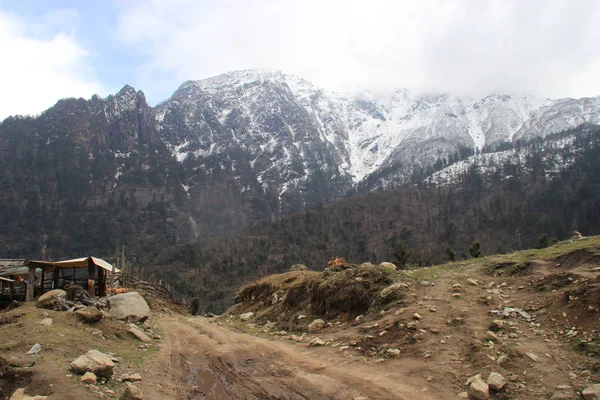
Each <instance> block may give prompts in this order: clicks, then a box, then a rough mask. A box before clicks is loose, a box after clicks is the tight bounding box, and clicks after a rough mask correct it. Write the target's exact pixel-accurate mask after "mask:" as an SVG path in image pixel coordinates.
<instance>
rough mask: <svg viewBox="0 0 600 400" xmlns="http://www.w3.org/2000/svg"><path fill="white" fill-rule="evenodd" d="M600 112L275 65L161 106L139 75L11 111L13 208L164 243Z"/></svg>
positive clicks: (1, 130) (34, 218)
mask: <svg viewBox="0 0 600 400" xmlns="http://www.w3.org/2000/svg"><path fill="white" fill-rule="evenodd" d="M599 113H600V98H598V97H596V98H586V99H561V100H548V99H546V100H543V99H537V98H535V97H533V96H509V95H490V96H487V97H484V98H482V99H465V98H459V97H455V96H452V95H449V94H429V95H415V94H411V93H409V92H408V91H407V90H403V89H395V90H390V91H389V92H387V93H382V92H374V91H363V92H360V93H355V94H340V93H332V92H328V91H326V90H324V89H322V88H319V87H316V86H315V85H313V84H312V83H310V82H308V81H307V80H305V79H302V78H300V77H296V76H292V75H287V74H284V73H281V72H276V71H264V70H251V71H237V72H231V73H227V74H223V75H220V76H217V77H213V78H209V79H205V80H200V81H188V82H185V83H183V84H182V85H181V86H180V87H179V88H178V89H177V90H176V91H175V93H174V94H173V95H172V96H171V97H170V98H169V99H167V100H166V101H164V102H163V103H161V104H159V105H157V106H156V107H150V106H149V105H148V104H147V103H146V100H145V96H144V94H143V93H142V92H141V91H136V90H135V89H133V88H132V87H130V86H125V87H124V88H123V89H122V90H121V91H119V92H118V93H117V94H115V95H111V96H108V97H107V98H104V99H103V98H100V97H99V96H94V97H93V98H92V99H90V100H87V101H86V100H83V99H65V100H61V101H59V102H58V103H57V104H56V105H55V106H54V107H52V108H50V109H49V110H47V111H45V112H44V113H42V114H41V115H40V116H39V117H37V118H22V117H16V118H10V117H9V118H7V119H6V120H5V121H3V122H2V123H0V183H3V185H4V186H3V187H5V188H11V189H10V190H5V191H0V209H7V210H8V209H11V210H12V211H11V212H10V213H9V214H10V215H8V217H10V218H13V217H14V221H13V220H10V221H9V222H7V223H6V224H7V225H6V226H7V227H9V228H10V229H7V232H8V231H10V232H15V229H17V228H18V227H19V226H25V225H27V224H25V225H24V224H23V221H30V224H29V225H27V226H29V227H30V228H31V229H33V227H37V226H38V225H37V224H38V221H39V220H40V218H42V217H44V216H45V217H44V218H46V220H47V222H45V223H46V224H47V225H48V226H49V227H50V228H48V229H56V230H59V231H60V230H61V229H62V231H63V232H66V233H65V237H67V234H70V233H71V232H72V230H73V229H74V228H73V229H72V227H71V225H70V224H71V223H72V221H76V220H87V219H89V223H88V224H86V227H88V229H90V231H89V232H86V235H87V236H86V235H83V234H82V233H81V232H80V233H78V235H79V236H82V235H83V236H85V237H89V238H95V240H94V241H93V243H107V245H108V246H109V248H113V249H114V246H113V244H115V243H113V242H115V241H116V240H117V239H118V237H117V238H113V236H111V235H112V234H111V232H113V231H114V230H115V229H116V228H114V227H123V229H121V228H119V229H117V230H118V232H119V234H120V235H123V237H124V238H131V237H132V235H134V234H135V235H139V236H140V237H142V238H143V239H140V240H137V242H139V243H144V246H146V245H147V246H162V245H165V244H173V243H176V242H177V241H178V240H179V238H184V239H187V238H190V237H194V235H200V234H211V233H223V232H229V231H232V230H236V229H239V228H242V227H244V226H247V225H249V224H251V223H255V222H256V223H257V222H258V221H263V220H265V219H268V218H271V219H276V218H279V217H281V216H283V215H286V214H290V213H295V212H300V211H303V210H306V209H309V208H311V207H317V206H319V205H320V204H325V203H329V202H332V201H335V200H337V199H339V198H341V197H342V196H345V195H347V194H349V193H353V192H355V191H358V192H360V191H369V190H373V189H378V188H386V187H389V186H391V185H397V184H401V183H404V182H407V181H409V180H411V179H413V178H414V177H415V176H420V174H422V173H423V172H424V171H427V170H428V168H429V167H430V166H431V165H433V164H434V163H436V162H437V163H439V162H440V160H444V163H445V164H455V163H456V162H457V161H459V160H462V159H464V158H465V154H466V155H468V154H469V153H470V152H472V149H474V148H479V149H482V148H486V151H489V150H490V149H494V148H495V147H503V143H504V142H510V141H513V140H517V139H529V138H534V137H546V136H547V135H550V134H553V133H556V132H560V131H563V130H565V129H568V128H573V127H576V126H579V125H581V124H584V123H589V124H598V123H600V114H599ZM549 140H555V139H549ZM457 154H460V157H458V155H457ZM485 157H492V156H485ZM498 157H500V156H498ZM511 157H512V156H511ZM567 161H568V160H566V161H565V162H567ZM472 162H477V160H475V159H472V160H466V161H462V163H461V164H455V166H454V169H455V170H457V171H458V170H460V169H461V168H463V167H462V166H466V165H469V163H472ZM483 164H485V162H484V163H483ZM448 171H450V172H448ZM448 171H446V172H440V173H439V174H438V175H436V176H435V177H434V179H433V181H435V182H439V183H444V182H445V181H448V180H450V179H451V175H452V173H451V171H452V170H448ZM416 172H418V174H415V173H416ZM444 174H445V175H444ZM15 177H18V178H15ZM17 181H18V184H17V183H16V182H17ZM16 204H17V205H19V206H18V207H17V206H15V205H16ZM11 207H12V208H11ZM124 210H126V211H124ZM0 215H1V214H0ZM65 216H69V217H65ZM72 216H77V217H72ZM11 221H12V222H11ZM59 223H60V224H62V225H60V226H58V227H57V226H54V225H52V224H59ZM11 224H12V225H11ZM19 224H20V225H19ZM111 227H112V228H111ZM133 227H138V228H135V229H134V228H133ZM13 228H14V229H13ZM31 229H23V230H22V232H24V233H23V234H24V237H23V240H21V241H15V242H14V243H18V242H23V243H25V242H27V241H28V240H31V238H30V237H29V236H27V235H29V233H28V232H30V230H31ZM136 229H137V230H136ZM42 236H43V235H40V237H42ZM1 240H2V237H1V236H0V241H1ZM7 240H8V239H7ZM55 240H57V243H59V245H60V246H63V247H64V248H65V249H67V250H68V251H73V249H70V247H69V246H72V245H73V244H72V243H69V242H68V240H66V239H64V240H63V239H60V240H59V239H55ZM132 240H133V239H132ZM40 245H44V246H45V244H40ZM59 245H55V247H56V246H59ZM111 246H112V247H111ZM69 249H70V250H69ZM67 250H65V251H67Z"/></svg>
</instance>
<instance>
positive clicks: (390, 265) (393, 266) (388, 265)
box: [378, 262, 398, 269]
mask: <svg viewBox="0 0 600 400" xmlns="http://www.w3.org/2000/svg"><path fill="white" fill-rule="evenodd" d="M378 267H383V268H387V269H398V267H397V266H396V264H393V263H391V262H382V263H381V264H379V265H378Z"/></svg>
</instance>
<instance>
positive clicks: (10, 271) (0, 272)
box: [0, 256, 121, 276]
mask: <svg viewBox="0 0 600 400" xmlns="http://www.w3.org/2000/svg"><path fill="white" fill-rule="evenodd" d="M89 260H91V261H92V262H93V263H94V265H97V266H98V267H100V268H103V269H105V270H107V271H112V270H113V266H112V265H111V264H109V263H107V262H106V261H104V260H103V259H101V258H97V257H92V256H90V257H82V258H74V259H71V260H64V261H36V260H0V276H10V275H27V274H28V273H29V267H30V266H34V267H36V269H43V270H44V271H46V272H51V271H54V269H55V268H64V269H67V268H69V269H71V268H87V266H88V262H89ZM115 272H121V270H120V269H118V268H115Z"/></svg>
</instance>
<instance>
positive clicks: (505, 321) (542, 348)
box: [216, 237, 600, 399]
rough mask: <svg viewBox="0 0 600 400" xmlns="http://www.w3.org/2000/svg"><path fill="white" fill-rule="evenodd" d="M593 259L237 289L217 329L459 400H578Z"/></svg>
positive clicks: (592, 332) (564, 253)
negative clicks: (369, 365)
mask: <svg viewBox="0 0 600 400" xmlns="http://www.w3.org/2000/svg"><path fill="white" fill-rule="evenodd" d="M598 254H600V237H591V238H582V239H579V240H569V241H566V242H561V243H558V244H556V245H554V246H551V247H548V248H545V249H536V250H526V251H520V252H516V253H512V254H507V255H497V256H490V257H484V258H478V259H470V260H465V261H459V262H454V263H449V264H444V265H440V266H435V267H428V268H419V269H411V270H406V271H397V270H393V269H386V268H383V267H382V266H370V265H369V264H363V266H356V265H347V266H346V267H344V268H341V269H337V270H330V269H326V270H325V271H323V272H315V271H293V272H288V273H285V274H280V275H273V276H269V277H266V278H264V279H261V280H259V281H257V282H254V283H250V284H248V285H246V286H244V287H243V288H241V289H240V291H239V292H238V293H237V295H236V305H235V306H233V307H231V308H230V309H229V310H228V312H227V313H226V314H225V315H224V316H223V317H220V318H218V319H217V320H216V321H219V322H220V323H225V324H230V325H233V326H235V327H236V328H238V329H243V330H245V331H248V332H252V333H255V334H259V335H264V334H269V335H273V336H272V337H273V338H277V337H280V338H282V339H285V340H291V341H294V342H297V343H298V345H300V346H307V345H308V346H311V347H314V346H317V349H315V351H320V350H318V347H331V348H335V349H337V351H340V352H342V353H343V354H345V355H346V356H347V357H348V358H349V359H352V358H353V357H357V356H358V357H362V358H364V359H365V360H367V361H369V360H370V361H371V362H373V363H375V364H373V366H375V365H377V364H380V363H382V364H384V365H386V364H389V367H388V368H394V370H399V371H403V374H406V376H411V377H418V376H421V377H423V379H424V380H426V382H428V384H430V385H433V386H438V387H451V388H453V390H455V391H456V393H457V394H459V393H460V394H461V396H467V395H468V394H467V392H468V391H469V390H470V391H476V390H478V389H480V388H483V387H484V386H485V388H487V390H489V396H490V398H498V399H540V398H551V397H552V398H578V396H579V395H580V393H581V392H582V391H583V390H584V389H586V388H587V387H590V386H591V385H593V384H595V383H598V382H600V363H599V362H598V360H599V356H600V330H599V329H598V327H599V326H600V325H599V323H600V306H599V304H600V262H599V261H600V260H599V259H598ZM477 374H479V375H480V376H481V377H480V378H475V377H474V376H475V375H477ZM498 375H500V377H498ZM468 378H471V379H470V380H468ZM486 379H487V380H486ZM467 381H468V384H467V383H466V382H467ZM473 382H475V384H473ZM471 386H472V387H471ZM473 396H476V394H471V397H472V398H476V397H473ZM553 396H554V397H553ZM561 396H562V397H561ZM485 398H487V397H485Z"/></svg>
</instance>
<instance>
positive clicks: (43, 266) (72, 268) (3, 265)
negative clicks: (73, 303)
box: [0, 256, 121, 301]
mask: <svg viewBox="0 0 600 400" xmlns="http://www.w3.org/2000/svg"><path fill="white" fill-rule="evenodd" d="M119 272H121V271H120V270H119V269H118V268H116V267H114V266H113V265H111V264H109V263H108V262H106V261H104V260H103V259H101V258H97V257H91V256H90V257H82V258H75V259H71V260H64V261H38V260H0V277H2V278H5V279H10V280H13V281H18V282H23V283H24V284H25V301H33V299H34V298H35V296H36V294H37V295H42V294H43V293H44V292H45V291H46V290H49V289H59V288H64V287H65V286H66V285H69V284H81V286H83V287H84V288H86V289H87V290H88V292H89V294H90V295H91V296H101V297H102V296H105V295H106V282H107V277H108V276H110V274H112V275H113V276H114V274H116V273H119ZM50 274H51V275H50ZM13 289H14V288H13ZM36 289H37V290H36ZM11 293H12V292H11Z"/></svg>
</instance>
